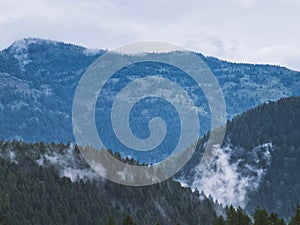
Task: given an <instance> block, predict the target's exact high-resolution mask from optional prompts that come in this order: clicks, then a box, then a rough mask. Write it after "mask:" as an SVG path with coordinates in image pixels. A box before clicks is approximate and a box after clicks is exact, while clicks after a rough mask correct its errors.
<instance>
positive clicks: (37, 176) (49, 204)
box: [0, 141, 216, 225]
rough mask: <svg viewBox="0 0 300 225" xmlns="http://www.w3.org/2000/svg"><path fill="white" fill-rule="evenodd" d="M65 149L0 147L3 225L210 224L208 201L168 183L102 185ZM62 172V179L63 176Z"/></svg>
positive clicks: (77, 154) (59, 146)
mask: <svg viewBox="0 0 300 225" xmlns="http://www.w3.org/2000/svg"><path fill="white" fill-rule="evenodd" d="M70 148H71V147H70V146H66V145H64V144H54V143H52V144H44V143H36V144H26V143H24V142H15V141H14V142H4V141H2V142H1V143H0V155H1V158H0V164H1V167H0V180H1V182H0V215H4V216H5V220H6V222H7V225H19V224H20V225H35V224H36V225H41V224H48V225H52V224H57V225H58V224H70V225H76V224H78V225H98V224H99V225H106V224H107V223H108V220H109V218H110V217H112V218H113V220H114V221H115V222H116V223H117V224H121V222H122V220H123V219H124V218H125V217H126V216H127V215H131V216H132V218H133V220H134V221H135V222H136V224H138V225H149V224H150V225H151V224H153V225H155V224H156V223H157V222H160V224H162V225H175V224H176V223H180V224H182V225H185V224H186V225H188V224H202V225H208V224H211V223H212V221H213V219H214V218H215V216H216V215H215V211H214V204H213V202H212V200H210V199H207V198H205V197H204V196H202V197H201V199H202V200H200V195H199V193H198V192H194V193H192V191H191V190H190V189H189V188H183V187H181V185H180V184H179V183H178V182H175V181H173V180H172V179H170V180H167V181H165V182H162V183H160V184H156V185H152V186H147V187H129V186H123V185H119V184H115V183H112V182H109V181H107V180H103V179H101V178H100V177H99V176H97V174H95V173H93V171H92V170H91V169H90V168H89V166H88V165H87V164H86V163H85V161H84V160H83V159H82V157H81V154H80V152H79V150H78V149H77V148H76V147H74V148H73V150H72V149H70ZM62 171H64V173H62Z"/></svg>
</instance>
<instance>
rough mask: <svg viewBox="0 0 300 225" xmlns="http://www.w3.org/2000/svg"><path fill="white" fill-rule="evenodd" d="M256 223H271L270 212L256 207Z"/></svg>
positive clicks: (257, 224) (255, 224)
mask: <svg viewBox="0 0 300 225" xmlns="http://www.w3.org/2000/svg"><path fill="white" fill-rule="evenodd" d="M253 218H254V223H253V225H270V224H271V222H270V220H269V215H268V212H267V211H266V210H265V209H258V208H257V209H255V211H254V214H253Z"/></svg>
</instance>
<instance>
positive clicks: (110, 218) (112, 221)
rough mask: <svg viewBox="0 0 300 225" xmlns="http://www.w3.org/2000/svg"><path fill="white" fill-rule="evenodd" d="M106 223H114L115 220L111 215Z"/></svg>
mask: <svg viewBox="0 0 300 225" xmlns="http://www.w3.org/2000/svg"><path fill="white" fill-rule="evenodd" d="M107 225H116V223H115V220H114V218H113V217H112V216H110V217H109V218H108V222H107Z"/></svg>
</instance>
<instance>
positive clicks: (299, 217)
mask: <svg viewBox="0 0 300 225" xmlns="http://www.w3.org/2000/svg"><path fill="white" fill-rule="evenodd" d="M299 224H300V205H297V206H296V214H295V215H294V216H293V217H292V219H291V221H290V223H289V225H299Z"/></svg>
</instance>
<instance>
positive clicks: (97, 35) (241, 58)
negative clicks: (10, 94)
mask: <svg viewBox="0 0 300 225" xmlns="http://www.w3.org/2000/svg"><path fill="white" fill-rule="evenodd" d="M299 28H300V0H182V1H180V0H151V1H146V0H27V1H25V0H0V34H1V35H0V49H4V48H6V47H8V46H9V45H10V44H11V43H12V42H13V41H15V40H18V39H22V38H25V37H37V38H44V39H51V40H57V41H64V42H68V43H74V44H78V45H83V46H85V47H89V48H102V49H114V48H116V47H119V46H122V45H124V44H128V43H132V42H137V41H145V40H156V41H164V42H169V43H172V44H176V45H179V46H181V47H184V48H187V49H189V50H193V51H197V52H201V53H203V54H204V55H210V56H215V57H218V58H222V59H227V60H230V61H236V62H254V63H271V64H276V65H282V66H286V67H288V68H291V69H296V70H300V29H299Z"/></svg>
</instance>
